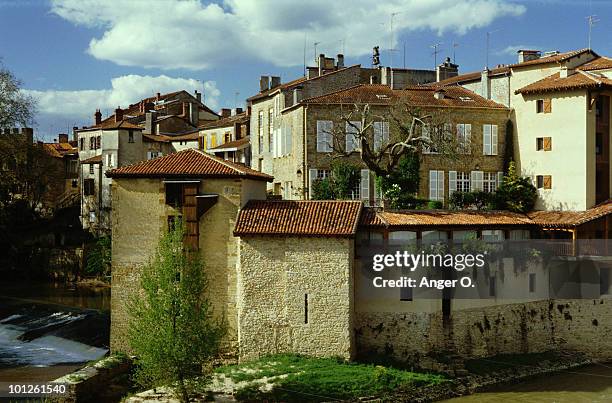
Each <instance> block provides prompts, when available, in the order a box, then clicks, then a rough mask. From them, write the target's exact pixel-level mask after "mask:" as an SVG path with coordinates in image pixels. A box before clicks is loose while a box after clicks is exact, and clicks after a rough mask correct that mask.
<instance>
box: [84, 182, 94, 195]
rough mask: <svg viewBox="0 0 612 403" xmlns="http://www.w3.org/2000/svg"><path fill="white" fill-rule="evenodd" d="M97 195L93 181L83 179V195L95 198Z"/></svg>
mask: <svg viewBox="0 0 612 403" xmlns="http://www.w3.org/2000/svg"><path fill="white" fill-rule="evenodd" d="M94 194H95V185H94V180H93V179H83V195H85V196H93V195H94Z"/></svg>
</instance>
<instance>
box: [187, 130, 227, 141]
mask: <svg viewBox="0 0 612 403" xmlns="http://www.w3.org/2000/svg"><path fill="white" fill-rule="evenodd" d="M224 137H225V138H224V140H225V141H224V143H229V142H230V141H232V132H225V134H224ZM185 143H186V142H185Z"/></svg>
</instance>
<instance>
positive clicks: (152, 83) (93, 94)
mask: <svg viewBox="0 0 612 403" xmlns="http://www.w3.org/2000/svg"><path fill="white" fill-rule="evenodd" d="M202 86H204V95H205V101H204V102H205V103H206V105H207V106H209V107H210V108H212V109H217V108H218V107H219V104H218V100H219V96H220V94H221V93H220V91H219V90H218V89H217V87H216V83H215V82H214V81H206V82H204V83H202V82H200V81H198V80H195V79H193V78H173V77H168V76H166V75H160V76H156V77H153V76H140V75H135V74H130V75H126V76H120V77H115V78H113V79H112V80H111V88H109V89H103V90H75V91H58V90H47V91H38V90H24V92H26V93H28V94H30V95H32V96H33V97H35V98H36V99H37V100H38V109H39V111H40V112H41V113H42V114H46V115H54V116H70V117H80V118H83V117H85V116H93V113H94V111H95V110H96V108H100V109H102V110H104V109H108V110H114V109H115V108H116V107H118V106H121V107H122V108H125V107H127V106H128V105H129V104H133V103H136V102H138V101H139V100H141V99H143V98H147V97H150V96H153V95H154V94H155V93H157V92H161V93H166V92H173V91H178V90H183V89H184V90H186V91H188V92H193V91H194V90H196V89H198V90H200V91H201V90H202Z"/></svg>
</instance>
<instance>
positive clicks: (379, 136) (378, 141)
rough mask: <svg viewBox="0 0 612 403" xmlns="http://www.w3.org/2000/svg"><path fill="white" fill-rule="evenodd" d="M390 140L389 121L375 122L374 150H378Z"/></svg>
mask: <svg viewBox="0 0 612 403" xmlns="http://www.w3.org/2000/svg"><path fill="white" fill-rule="evenodd" d="M388 142H389V122H374V151H375V152H378V151H380V149H381V148H382V147H383V145H385V144H387V143H388Z"/></svg>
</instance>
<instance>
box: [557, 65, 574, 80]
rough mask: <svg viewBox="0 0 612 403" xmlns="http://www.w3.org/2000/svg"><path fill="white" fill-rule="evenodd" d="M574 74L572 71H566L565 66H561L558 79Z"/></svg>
mask: <svg viewBox="0 0 612 403" xmlns="http://www.w3.org/2000/svg"><path fill="white" fill-rule="evenodd" d="M572 74H574V69H568V68H567V66H561V71H560V72H559V77H560V78H568V77H569V76H571V75H572Z"/></svg>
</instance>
